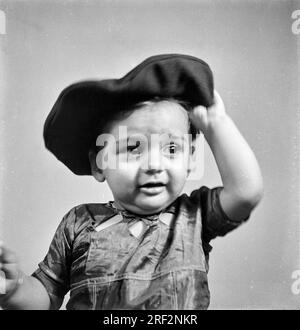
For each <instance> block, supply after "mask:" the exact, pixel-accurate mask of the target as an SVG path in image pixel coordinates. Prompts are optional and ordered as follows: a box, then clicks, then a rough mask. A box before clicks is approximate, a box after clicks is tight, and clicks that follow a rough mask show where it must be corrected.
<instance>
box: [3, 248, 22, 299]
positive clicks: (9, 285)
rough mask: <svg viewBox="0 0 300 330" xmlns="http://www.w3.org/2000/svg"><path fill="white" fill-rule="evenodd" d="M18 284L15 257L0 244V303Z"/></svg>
mask: <svg viewBox="0 0 300 330" xmlns="http://www.w3.org/2000/svg"><path fill="white" fill-rule="evenodd" d="M19 282H20V271H19V267H18V263H17V257H16V255H15V253H13V252H12V251H10V250H8V249H7V248H6V247H5V246H4V244H3V243H2V242H0V302H1V300H2V299H3V298H4V299H5V298H6V297H8V296H9V295H10V294H11V293H12V292H13V291H14V290H15V289H16V288H17V287H18V284H19Z"/></svg>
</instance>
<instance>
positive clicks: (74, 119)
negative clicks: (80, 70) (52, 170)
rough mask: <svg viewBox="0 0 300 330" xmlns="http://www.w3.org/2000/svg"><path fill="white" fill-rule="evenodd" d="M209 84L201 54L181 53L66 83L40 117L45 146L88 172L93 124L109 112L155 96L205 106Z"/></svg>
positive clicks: (78, 169) (94, 131)
mask: <svg viewBox="0 0 300 330" xmlns="http://www.w3.org/2000/svg"><path fill="white" fill-rule="evenodd" d="M213 89H214V86H213V75H212V72H211V70H210V68H209V66H208V64H207V63H205V62H204V61H203V60H200V59H199V58H196V57H193V56H189V55H181V54H164V55H156V56H152V57H149V58H147V59H146V60H145V61H143V62H142V63H140V64H139V65H138V66H136V67H135V68H134V69H132V70H131V71H130V72H129V73H127V74H126V75H125V76H124V77H122V78H120V79H105V80H88V81H87V80H85V81H80V82H77V83H74V84H72V85H70V86H68V87H66V88H65V89H64V90H63V91H62V92H61V94H60V95H59V97H58V99H57V101H56V102H55V104H54V106H53V108H52V110H51V111H50V113H49V115H48V117H47V119H46V121H45V124H44V140H45V146H46V148H47V149H48V150H50V151H51V152H52V153H53V154H54V155H55V156H56V157H57V159H59V160H60V161H61V162H63V163H64V164H65V165H66V166H67V167H68V168H69V169H70V170H71V171H72V172H73V173H75V174H77V175H91V170H90V163H89V158H88V151H89V148H90V147H91V146H92V144H93V143H96V137H97V135H99V134H100V132H97V127H99V126H101V125H100V124H101V122H102V123H103V122H104V123H105V122H106V121H108V120H109V118H110V115H112V114H115V113H117V112H118V111H122V109H124V107H128V106H130V104H135V103H138V102H143V101H146V100H150V99H153V98H155V97H162V98H174V99H178V100H180V101H185V102H188V103H189V104H190V105H191V106H196V105H203V106H205V107H208V106H210V105H211V104H212V103H213Z"/></svg>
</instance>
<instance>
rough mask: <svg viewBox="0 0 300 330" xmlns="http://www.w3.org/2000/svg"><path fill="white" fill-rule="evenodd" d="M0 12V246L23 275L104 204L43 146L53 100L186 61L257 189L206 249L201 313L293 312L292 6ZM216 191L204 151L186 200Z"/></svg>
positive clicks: (68, 4)
mask: <svg viewBox="0 0 300 330" xmlns="http://www.w3.org/2000/svg"><path fill="white" fill-rule="evenodd" d="M0 9H1V11H0V13H1V15H0V18H1V23H0V24H1V31H0V49H1V53H0V56H1V57H0V69H1V71H0V84H1V87H0V93H1V95H0V97H1V98H0V102H1V103H0V106H1V118H0V119H1V122H0V128H1V131H0V132H1V133H0V134H1V136H0V146H1V150H0V152H1V153H0V165H1V172H0V173H1V209H0V212H1V215H0V217H1V234H0V237H1V239H3V240H4V241H5V242H6V244H7V245H8V246H9V247H10V248H11V249H12V250H14V251H15V252H16V253H17V254H18V256H19V259H20V263H21V267H22V269H23V270H24V271H25V272H27V273H29V274H30V273H32V272H33V271H34V270H35V269H36V267H37V264H38V262H40V261H41V260H42V259H43V257H44V256H45V254H46V252H47V250H48V247H49V244H50V242H51V239H52V237H53V234H54V232H55V229H56V227H57V226H58V224H59V222H60V220H61V218H62V217H63V215H64V214H65V213H66V212H67V211H69V210H70V209H71V208H72V207H73V206H75V205H78V204H81V203H87V202H106V201H108V200H111V199H112V195H111V193H110V191H109V189H108V187H107V185H106V184H105V183H104V184H100V183H97V182H96V181H95V180H94V179H93V178H91V177H88V176H85V177H84V176H83V177H79V176H75V175H73V174H72V173H71V172H70V171H69V170H68V169H67V168H66V167H65V166H64V165H63V164H61V163H60V162H58V161H57V160H56V159H55V157H54V156H53V155H52V154H51V153H49V152H48V151H47V150H46V149H45V147H44V142H43V139H42V131H43V124H44V121H45V119H46V116H47V114H48V113H49V111H50V109H51V107H52V106H53V104H54V102H55V100H56V98H57V97H58V94H59V93H60V91H61V90H62V89H63V88H64V87H66V86H67V85H69V84H70V83H73V82H75V81H78V80H82V79H94V78H99V79H103V78H118V77H121V76H123V75H124V74H125V73H127V72H128V71H129V70H130V69H132V68H133V67H134V66H135V65H137V64H138V63H140V62H141V61H142V60H144V59H145V58H146V57H149V56H151V55H155V54H160V53H184V54H190V55H194V56H197V57H200V58H202V59H204V60H205V61H207V62H208V63H209V65H210V66H211V68H212V70H213V73H214V77H215V85H216V89H217V90H218V91H219V93H220V94H221V96H222V98H223V100H224V102H225V105H226V108H227V112H228V114H229V115H230V116H231V117H232V118H233V120H234V121H235V123H236V124H237V126H238V127H239V129H240V131H241V132H242V134H243V135H244V136H245V138H246V139H247V141H248V142H249V144H250V146H251V147H252V149H253V150H254V152H255V154H256V156H257V159H258V161H259V163H260V165H261V168H262V173H263V177H264V184H265V195H264V198H263V200H262V202H261V204H260V205H259V206H258V207H257V209H255V211H254V212H253V213H252V216H251V218H250V220H249V221H248V222H247V223H246V224H244V225H243V226H242V227H240V228H239V229H237V230H236V231H234V232H232V233H230V234H228V235H226V236H225V237H221V238H217V239H215V240H214V241H212V242H211V244H212V246H213V250H212V252H211V255H210V271H209V284H210V290H211V305H210V309H221V308H228V309H269V308H271V309H297V308H300V293H299V291H300V283H299V285H298V282H297V280H298V279H299V278H300V259H299V251H300V249H299V247H300V244H299V243H300V231H299V228H300V221H299V219H300V217H299V215H300V212H299V205H300V203H299V202H300V191H299V145H300V144H299V127H300V121H299V104H300V102H299V90H300V84H299V80H298V79H299V78H298V77H299V74H300V71H299V66H298V64H299V63H298V60H299V45H300V43H299V42H300V34H298V32H300V31H298V29H300V23H299V24H298V23H297V21H296V18H297V17H300V14H299V16H297V15H296V14H297V12H296V14H295V15H296V16H294V18H293V17H292V14H293V12H295V11H296V10H299V9H300V2H299V1H298V2H297V1H199V0H198V1H196V0H195V1H191V0H189V1H187V0H185V1H162V0H161V1H153V0H152V1H150V0H149V1H141V0H140V1H138V0H136V1H126V0H125V1H124V0H119V1H117V0H111V1H108V0H107V1H105V0H102V1H96V0H90V1H83V0H82V1H64V0H62V1H45V0H44V1H42V0H40V1H29V0H28V1H14V0H9V1H8V0H7V1H1V2H0ZM293 24H294V25H293ZM220 183H221V180H220V176H219V173H218V169H217V167H216V164H215V161H214V159H213V156H212V154H211V152H210V150H209V148H208V146H207V145H206V144H205V148H204V175H203V177H202V178H201V179H200V180H190V181H188V182H187V185H186V187H185V192H187V193H189V192H191V191H192V190H193V189H195V188H198V187H199V186H200V185H207V186H209V187H213V186H216V185H219V184H220ZM298 270H299V271H298Z"/></svg>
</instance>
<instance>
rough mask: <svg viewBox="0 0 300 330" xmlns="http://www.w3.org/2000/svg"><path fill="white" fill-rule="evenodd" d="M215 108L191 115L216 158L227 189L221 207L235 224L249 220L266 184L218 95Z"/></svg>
mask: <svg viewBox="0 0 300 330" xmlns="http://www.w3.org/2000/svg"><path fill="white" fill-rule="evenodd" d="M214 99H215V102H214V104H213V105H212V106H211V107H209V108H208V109H206V108H205V107H202V106H198V107H195V108H194V109H193V111H192V112H191V113H190V118H191V120H192V122H193V123H194V125H195V126H196V127H197V128H198V129H200V130H201V131H202V132H203V134H204V136H205V138H206V141H207V142H208V144H209V146H210V148H211V150H212V152H213V155H214V157H215V160H216V163H217V166H218V169H219V171H220V174H221V178H222V182H223V187H224V189H223V190H222V191H221V194H220V203H221V206H222V208H223V210H224V212H225V213H226V214H227V216H228V217H229V218H230V219H232V220H236V221H240V220H243V219H246V218H247V217H248V216H249V214H250V212H251V210H252V209H253V208H254V207H255V206H256V205H257V203H258V202H259V201H260V200H261V198H262V195H263V180H262V175H261V171H260V168H259V165H258V163H257V160H256V158H255V156H254V153H253V152H252V150H251V148H250V147H249V145H248V143H247V142H246V140H245V139H244V138H243V136H242V135H241V133H240V132H239V130H238V128H237V127H236V125H235V124H234V122H233V121H232V119H231V118H230V117H229V116H228V115H227V114H226V111H225V107H224V103H223V101H222V99H221V97H220V95H219V94H218V93H217V92H216V91H215V93H214Z"/></svg>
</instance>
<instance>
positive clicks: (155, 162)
mask: <svg viewBox="0 0 300 330" xmlns="http://www.w3.org/2000/svg"><path fill="white" fill-rule="evenodd" d="M146 158H147V159H146V160H145V162H144V166H145V167H144V170H146V171H147V172H161V171H162V170H163V169H164V165H163V159H162V157H161V153H160V150H159V148H155V149H152V150H151V151H150V152H149V153H148V155H147V157H146Z"/></svg>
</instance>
